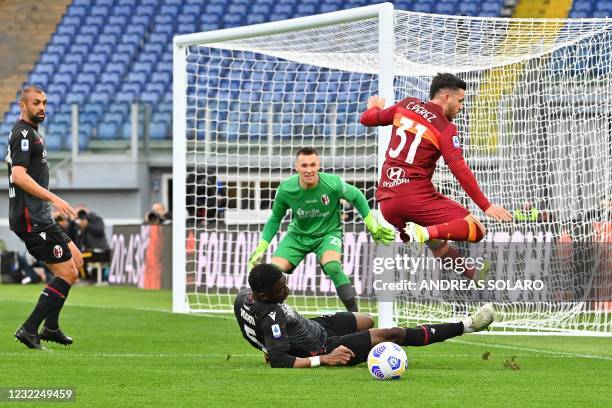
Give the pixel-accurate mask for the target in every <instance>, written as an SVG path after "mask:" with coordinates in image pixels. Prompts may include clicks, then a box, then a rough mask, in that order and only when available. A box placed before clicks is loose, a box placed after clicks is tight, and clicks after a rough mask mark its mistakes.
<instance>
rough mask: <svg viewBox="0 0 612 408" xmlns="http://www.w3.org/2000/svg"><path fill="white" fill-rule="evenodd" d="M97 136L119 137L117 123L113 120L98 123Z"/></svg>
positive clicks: (105, 137)
mask: <svg viewBox="0 0 612 408" xmlns="http://www.w3.org/2000/svg"><path fill="white" fill-rule="evenodd" d="M97 137H99V138H100V139H117V138H118V137H119V125H118V124H116V123H114V122H110V123H107V122H102V123H100V124H99V125H98V131H97Z"/></svg>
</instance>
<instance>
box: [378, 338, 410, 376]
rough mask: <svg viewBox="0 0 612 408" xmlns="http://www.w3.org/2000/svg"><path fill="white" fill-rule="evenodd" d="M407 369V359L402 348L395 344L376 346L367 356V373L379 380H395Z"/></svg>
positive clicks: (386, 343)
mask: <svg viewBox="0 0 612 408" xmlns="http://www.w3.org/2000/svg"><path fill="white" fill-rule="evenodd" d="M407 368H408V358H407V357H406V352H405V351H404V349H403V348H401V347H400V346H398V345H397V344H395V343H391V342H388V341H387V342H384V343H380V344H378V345H376V346H375V347H373V348H372V350H370V354H369V355H368V371H369V372H370V374H372V375H373V376H374V378H376V379H379V380H397V379H398V378H400V377H401V376H402V374H404V371H406V369H407Z"/></svg>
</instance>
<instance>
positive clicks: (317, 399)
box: [0, 285, 612, 407]
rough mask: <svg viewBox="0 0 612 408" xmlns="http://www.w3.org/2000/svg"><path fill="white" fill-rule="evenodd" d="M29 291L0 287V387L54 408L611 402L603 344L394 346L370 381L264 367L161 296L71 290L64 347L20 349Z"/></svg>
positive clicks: (217, 319)
mask: <svg viewBox="0 0 612 408" xmlns="http://www.w3.org/2000/svg"><path fill="white" fill-rule="evenodd" d="M41 289H42V286H18V285H11V286H9V285H0V311H1V312H0V316H1V318H0V387H73V388H75V389H76V394H77V397H76V398H77V399H76V402H74V403H62V404H60V406H106V407H108V406H116V407H121V406H181V407H186V406H206V407H209V406H238V404H241V405H242V404H247V403H248V406H268V407H270V406H271V407H281V406H308V407H314V406H320V407H326V406H374V405H376V406H382V407H384V406H397V405H398V404H399V405H410V406H445V407H455V406H456V407H477V406H487V407H497V406H499V407H504V406H550V407H553V406H563V407H569V406H575V407H585V406H589V407H595V406H601V407H604V406H606V407H609V406H612V394H610V393H609V392H608V391H607V390H609V384H610V375H612V339H610V338H575V337H573V338H572V337H523V336H512V337H510V336H508V337H504V336H477V335H466V336H463V337H460V338H457V339H456V340H454V341H447V342H445V343H441V344H436V345H432V346H428V347H421V348H406V352H407V354H408V361H409V368H408V371H407V373H406V374H405V375H404V377H403V378H402V379H400V380H399V381H391V382H381V381H377V380H375V379H374V378H372V377H371V376H370V374H368V372H367V366H366V365H365V364H362V365H359V366H357V367H350V368H347V367H321V368H316V369H310V370H308V369H307V370H273V369H270V368H269V367H268V366H266V365H265V364H264V363H263V357H262V355H261V353H259V352H257V351H256V350H255V349H253V348H251V347H250V346H249V345H248V344H247V343H246V342H245V341H244V340H243V339H242V337H241V335H240V332H239V330H238V327H237V324H236V322H235V320H234V318H233V316H223V315H215V316H210V315H208V316H201V315H175V314H172V313H168V311H169V310H170V304H171V294H170V293H169V292H168V291H154V292H150V291H142V290H138V289H132V288H119V287H89V286H78V287H75V288H74V289H73V291H71V293H70V298H69V300H68V302H67V305H66V306H65V308H64V311H63V313H62V317H61V320H60V324H61V327H62V328H64V329H65V332H66V333H68V334H69V335H72V336H74V338H75V344H73V345H72V346H69V347H64V346H60V345H57V344H54V343H45V345H47V346H48V347H49V349H50V350H48V351H37V350H29V349H26V348H25V346H23V345H22V344H20V343H17V342H15V341H14V338H13V333H14V331H15V329H16V328H17V327H18V326H19V325H20V324H21V323H22V321H23V320H24V318H25V317H26V316H27V314H28V313H29V312H30V310H31V309H32V307H33V305H34V302H35V300H36V299H37V297H38V293H39V292H40V290H41ZM486 352H489V353H491V354H490V356H489V357H488V359H487V360H485V359H483V358H482V355H483V354H484V353H486ZM512 357H515V361H516V362H517V363H518V365H519V367H520V369H518V370H512V369H511V368H508V367H504V362H505V361H506V360H507V359H510V358H512ZM0 405H3V406H6V405H8V404H7V403H6V401H0ZM18 405H19V406H21V407H25V406H40V404H39V403H38V404H28V403H20V404H18ZM53 405H58V404H52V403H48V404H46V405H45V406H53ZM10 406H12V404H11V405H10Z"/></svg>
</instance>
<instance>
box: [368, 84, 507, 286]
mask: <svg viewBox="0 0 612 408" xmlns="http://www.w3.org/2000/svg"><path fill="white" fill-rule="evenodd" d="M466 87H467V86H466V83H465V81H463V80H462V79H460V78H458V77H456V76H454V75H452V74H448V73H445V74H438V75H436V76H435V77H434V78H433V80H432V81H431V86H430V90H429V98H430V99H431V100H430V101H429V102H421V101H420V100H418V99H416V98H406V99H404V100H402V101H400V102H399V103H397V104H395V105H393V106H391V107H390V108H387V109H384V107H385V100H384V99H381V98H379V97H378V96H376V95H375V96H372V97H370V99H369V100H368V105H367V108H368V109H367V110H366V111H365V112H364V113H363V115H362V116H361V123H362V124H363V125H365V126H387V125H393V131H392V135H391V140H390V142H389V146H388V148H387V152H386V155H385V163H384V165H383V169H382V172H381V177H380V182H379V184H378V190H377V191H376V199H377V201H378V202H379V205H380V210H381V213H382V215H383V216H384V217H385V219H386V220H387V221H389V223H391V224H392V225H394V226H395V227H396V228H397V229H398V230H399V231H400V236H401V237H402V239H403V240H404V241H412V242H427V245H428V246H429V248H430V249H431V250H432V252H433V254H434V256H437V257H443V258H450V259H452V260H454V259H457V258H459V257H460V256H461V255H460V254H459V252H458V251H457V249H455V248H452V247H450V246H448V244H447V242H446V240H452V241H469V242H478V241H480V240H481V239H482V238H483V237H484V235H485V228H484V226H483V225H482V224H481V223H480V221H479V220H478V219H477V218H476V217H475V216H474V215H472V214H471V213H470V212H469V210H467V209H466V208H465V207H463V206H461V205H460V204H458V203H456V202H455V201H453V200H451V199H450V198H448V197H445V196H443V195H442V194H440V193H439V192H438V191H436V189H435V187H434V185H433V183H432V182H431V177H432V175H433V173H434V171H435V169H436V162H437V161H438V159H439V158H440V156H442V157H443V158H444V161H445V163H446V165H447V166H448V168H449V169H450V171H451V172H452V173H453V175H454V176H455V177H456V178H457V180H458V181H459V184H461V187H463V189H464V190H465V192H466V193H467V194H468V195H469V196H470V198H471V199H472V200H473V201H474V202H475V203H476V205H478V207H480V208H481V209H482V211H484V213H485V214H486V215H487V216H489V217H491V218H494V219H496V220H498V221H511V220H512V214H510V212H509V211H507V210H506V209H504V208H502V207H500V206H497V205H494V204H491V203H490V202H489V200H488V199H487V197H485V195H484V194H483V193H482V191H481V190H480V188H479V187H478V183H477V181H476V178H475V177H474V174H472V172H471V170H470V169H469V167H468V166H467V164H466V163H465V160H464V159H463V153H462V150H461V142H460V140H459V136H458V131H457V127H456V126H455V125H453V124H452V123H451V122H452V121H453V119H454V118H455V116H456V115H457V114H458V113H459V112H460V111H461V109H462V107H463V101H464V98H465V89H466ZM476 272H477V271H475V270H474V269H468V270H466V271H465V273H464V275H465V276H466V277H468V278H473V279H476V278H477V276H476V274H475V273H476Z"/></svg>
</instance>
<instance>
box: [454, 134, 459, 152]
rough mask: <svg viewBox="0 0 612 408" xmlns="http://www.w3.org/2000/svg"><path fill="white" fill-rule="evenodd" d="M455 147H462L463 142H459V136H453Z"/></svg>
mask: <svg viewBox="0 0 612 408" xmlns="http://www.w3.org/2000/svg"><path fill="white" fill-rule="evenodd" d="M453 146H455V149H458V148H460V147H461V142H460V141H459V136H457V135H455V136H453Z"/></svg>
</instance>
